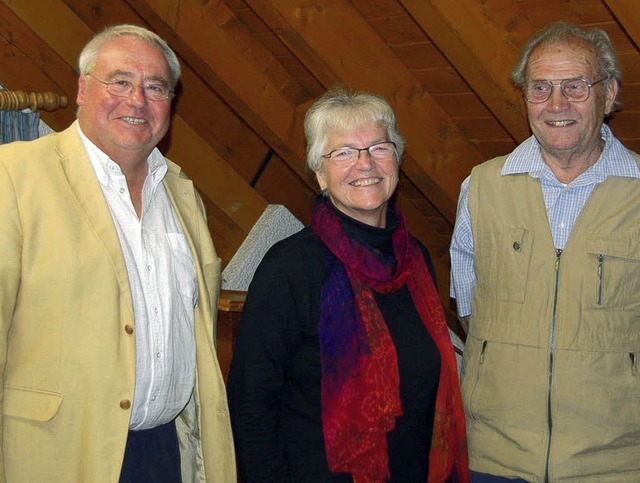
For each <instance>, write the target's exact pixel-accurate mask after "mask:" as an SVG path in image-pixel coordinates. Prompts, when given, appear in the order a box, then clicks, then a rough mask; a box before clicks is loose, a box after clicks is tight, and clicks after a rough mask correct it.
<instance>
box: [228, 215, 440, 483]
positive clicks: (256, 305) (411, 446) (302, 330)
mask: <svg viewBox="0 0 640 483" xmlns="http://www.w3.org/2000/svg"><path fill="white" fill-rule="evenodd" d="M341 218H342V220H343V224H344V226H345V228H346V229H347V231H348V233H349V234H350V235H351V236H353V237H355V238H356V239H357V240H358V241H360V242H361V243H364V244H365V245H366V246H368V247H370V248H371V249H374V250H380V251H381V252H382V253H383V254H385V255H386V256H388V257H390V258H392V259H393V248H392V243H391V237H392V234H393V231H394V228H390V229H386V230H385V229H379V228H375V227H371V226H368V225H364V224H361V223H359V222H357V221H355V220H352V219H350V218H347V217H345V216H341ZM326 252H327V250H326V248H325V246H324V244H323V243H322V242H321V241H320V240H319V239H318V238H317V236H316V235H315V234H314V233H313V231H312V230H311V229H310V228H305V229H303V230H302V231H300V232H298V233H296V234H295V235H292V236H291V237H289V238H287V239H285V240H282V241H281V242H278V243H277V244H275V245H274V246H273V247H272V248H271V249H270V250H269V251H268V252H267V254H266V255H265V257H264V259H263V260H262V262H261V264H260V266H259V267H258V269H257V270H256V273H255V276H254V278H253V280H252V283H251V285H250V287H249V293H248V295H247V300H246V303H245V308H244V314H243V318H242V322H241V324H240V329H239V333H238V340H237V345H236V349H235V355H234V360H233V363H232V366H231V374H230V378H229V388H228V393H229V403H230V410H231V420H232V425H233V431H234V438H235V443H236V449H237V456H238V462H239V467H240V474H241V477H242V480H243V482H244V483H249V482H257V481H270V482H286V481H292V482H325V481H352V479H351V477H350V476H349V475H344V474H342V475H340V474H335V473H331V472H330V471H329V468H328V465H327V459H326V453H325V445H324V435H323V429H322V409H321V379H322V378H321V363H320V340H319V320H320V289H321V287H322V283H323V281H324V278H325V276H326V275H327V271H326V269H325V265H326V256H327V255H326ZM424 253H425V258H426V260H427V263H428V264H429V268H430V269H431V273H433V268H432V265H431V259H430V256H429V253H428V251H427V250H426V248H424ZM375 295H376V301H377V302H378V305H379V307H380V310H381V312H382V314H383V316H384V319H385V321H386V323H387V326H388V328H389V331H390V334H391V337H392V338H393V340H394V343H395V344H396V348H397V353H398V365H399V372H400V393H401V400H402V407H403V416H401V417H400V418H399V419H398V420H397V425H396V428H395V429H394V430H393V431H392V432H391V433H390V434H389V436H388V442H389V466H390V470H391V474H392V481H402V482H425V481H427V475H428V464H429V458H428V455H429V450H430V445H431V436H432V430H433V419H434V412H435V400H436V392H437V388H438V381H439V376H440V354H439V352H438V349H437V347H436V345H435V342H434V341H433V339H432V338H431V336H430V334H429V332H428V331H427V329H426V328H425V326H424V324H423V322H422V320H421V318H420V316H419V314H418V312H417V309H416V308H415V305H414V304H413V301H412V299H411V295H410V293H409V290H408V288H407V287H406V286H405V287H403V288H401V289H400V290H398V291H397V292H394V293H391V294H386V295H384V294H379V293H376V294H375Z"/></svg>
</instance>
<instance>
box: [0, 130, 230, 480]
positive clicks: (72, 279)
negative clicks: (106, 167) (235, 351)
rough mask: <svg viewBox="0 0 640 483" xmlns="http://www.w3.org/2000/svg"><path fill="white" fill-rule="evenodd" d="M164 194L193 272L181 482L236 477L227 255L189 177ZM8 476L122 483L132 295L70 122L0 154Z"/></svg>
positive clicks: (172, 169) (171, 182)
mask: <svg viewBox="0 0 640 483" xmlns="http://www.w3.org/2000/svg"><path fill="white" fill-rule="evenodd" d="M168 163H169V171H168V173H167V176H166V178H165V181H164V183H165V186H166V188H167V191H168V192H169V196H170V198H171V200H172V202H173V204H174V206H175V208H176V211H177V213H178V216H179V218H180V220H181V222H182V225H183V228H184V231H185V234H186V236H187V238H188V239H189V242H190V245H191V249H192V251H193V254H194V257H195V260H196V266H197V268H198V282H199V299H200V303H199V307H198V308H197V309H196V324H195V327H196V328H195V330H196V344H197V370H198V373H197V387H196V391H195V393H194V396H193V398H192V400H191V402H190V403H189V405H188V406H187V408H186V409H185V410H184V411H183V413H182V414H181V415H180V416H179V418H178V421H177V427H178V433H179V437H180V441H181V445H180V447H181V451H182V454H183V479H184V481H185V482H191V481H198V482H202V481H220V482H225V483H227V482H233V481H235V480H236V474H235V456H234V450H233V439H232V433H231V426H230V423H229V411H228V408H227V401H226V394H225V387H224V382H223V378H222V375H221V372H220V368H219V365H218V359H217V355H216V349H215V336H214V334H215V324H216V314H217V302H218V292H219V288H220V259H219V258H218V257H217V254H216V252H215V249H214V247H213V243H212V241H211V237H210V234H209V231H208V228H207V224H206V219H205V214H204V207H203V205H202V201H201V199H200V198H199V196H198V194H197V192H196V190H195V189H194V186H193V184H192V182H191V181H190V180H189V179H188V178H187V177H186V176H185V175H184V174H183V173H182V172H181V171H180V168H179V167H178V166H176V165H175V164H173V163H171V162H170V161H168ZM0 368H1V369H2V370H3V371H4V378H3V386H2V389H1V393H0V396H1V401H2V402H1V408H2V410H1V411H0V432H1V439H0V441H2V448H1V455H0V481H2V482H3V481H8V482H11V483H13V482H23V481H24V482H29V483H33V482H35V481H38V482H40V481H55V482H67V481H68V482H89V481H90V482H96V483H97V482H117V481H118V478H119V474H120V469H121V465H122V460H123V456H124V449H125V443H126V438H127V432H128V428H129V419H130V416H131V409H132V400H133V395H134V385H135V369H136V344H135V321H134V315H133V306H132V300H131V291H130V287H129V280H128V276H127V268H126V266H125V261H124V257H123V254H122V251H121V249H120V242H119V239H118V234H117V232H116V229H115V227H114V224H113V220H112V217H111V213H110V211H109V208H108V206H107V203H106V201H105V199H104V196H103V194H102V190H101V188H100V185H99V183H98V180H97V179H96V175H95V172H94V170H93V167H92V166H91V163H90V161H89V158H88V156H87V154H86V151H85V148H84V145H83V144H82V141H81V139H80V137H79V134H78V130H77V126H76V125H75V123H74V124H73V125H72V126H71V127H69V128H68V129H67V130H65V131H63V132H61V133H59V134H52V135H50V136H46V137H44V138H41V139H39V140H36V141H32V142H28V143H23V142H16V143H11V144H7V145H4V146H0Z"/></svg>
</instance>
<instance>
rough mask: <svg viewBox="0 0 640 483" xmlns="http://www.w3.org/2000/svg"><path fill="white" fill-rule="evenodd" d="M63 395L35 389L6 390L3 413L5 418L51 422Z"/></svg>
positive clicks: (7, 388) (11, 388) (14, 388)
mask: <svg viewBox="0 0 640 483" xmlns="http://www.w3.org/2000/svg"><path fill="white" fill-rule="evenodd" d="M61 403H62V395H61V394H57V393H54V392H45V391H38V390H35V389H26V388H17V387H6V386H5V388H4V401H3V412H4V415H5V416H13V417H16V418H24V419H32V420H34V421H43V422H44V421H50V420H51V419H53V417H54V416H55V415H56V413H57V412H58V408H60V404H61Z"/></svg>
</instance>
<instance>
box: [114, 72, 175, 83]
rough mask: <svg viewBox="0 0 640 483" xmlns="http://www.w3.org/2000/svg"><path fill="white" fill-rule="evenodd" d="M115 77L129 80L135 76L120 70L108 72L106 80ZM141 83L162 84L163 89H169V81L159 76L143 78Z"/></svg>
mask: <svg viewBox="0 0 640 483" xmlns="http://www.w3.org/2000/svg"><path fill="white" fill-rule="evenodd" d="M116 76H122V77H129V78H133V77H135V74H134V73H133V72H131V71H128V70H122V69H116V70H114V71H112V72H110V73H109V74H108V78H109V79H112V78H114V77H116ZM143 82H145V83H148V82H158V83H160V84H162V85H163V86H165V87H169V81H168V80H167V79H165V78H164V77H162V76H160V75H152V76H149V77H145V78H144V79H143Z"/></svg>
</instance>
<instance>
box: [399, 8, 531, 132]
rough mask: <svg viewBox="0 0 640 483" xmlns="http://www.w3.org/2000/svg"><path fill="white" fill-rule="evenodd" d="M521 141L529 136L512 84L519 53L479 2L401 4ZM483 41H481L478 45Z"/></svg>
mask: <svg viewBox="0 0 640 483" xmlns="http://www.w3.org/2000/svg"><path fill="white" fill-rule="evenodd" d="M399 2H400V3H401V4H402V5H403V6H404V7H405V9H406V10H407V12H408V13H409V14H410V15H411V16H412V17H413V18H414V20H415V21H416V22H417V23H418V24H419V25H420V27H421V28H422V30H423V31H424V32H425V33H427V34H428V36H429V38H431V40H432V41H433V42H434V43H435V44H436V45H437V46H438V48H439V49H440V50H441V51H442V52H443V54H444V55H445V56H446V57H447V58H448V59H449V61H450V62H451V63H452V64H453V65H454V66H455V68H456V69H457V70H458V72H460V74H461V75H462V76H463V77H464V78H465V80H466V81H467V83H468V84H469V85H470V86H471V87H472V88H473V90H474V91H475V92H476V93H477V94H478V95H479V96H480V98H481V99H482V101H483V102H484V103H485V105H486V106H487V107H488V108H489V109H490V110H491V111H492V112H493V114H494V115H495V116H496V118H497V119H498V120H499V122H500V123H501V124H502V126H503V127H504V128H505V130H506V131H507V132H508V133H509V134H510V135H511V136H512V137H513V138H514V139H515V140H516V141H517V142H522V141H523V140H525V139H526V138H527V137H529V135H530V132H529V127H528V124H527V120H526V114H525V111H524V106H523V102H522V96H521V94H520V93H519V92H518V91H517V89H516V88H515V87H514V86H513V84H512V83H511V80H510V79H511V69H512V68H513V67H514V66H515V64H516V62H517V61H518V55H519V50H518V49H519V48H518V46H515V45H513V43H512V42H511V41H510V40H509V38H508V26H503V25H497V24H495V22H494V21H493V19H492V17H491V16H490V11H489V10H487V7H486V5H484V4H483V2H478V1H477V0H456V1H455V2H452V1H451V0H399ZM479 39H482V41H479Z"/></svg>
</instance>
